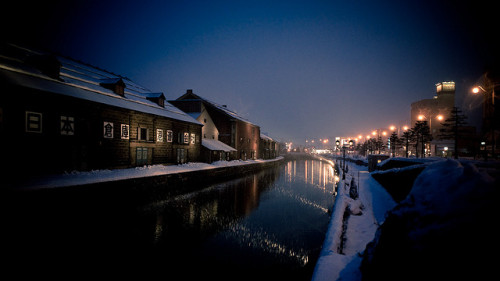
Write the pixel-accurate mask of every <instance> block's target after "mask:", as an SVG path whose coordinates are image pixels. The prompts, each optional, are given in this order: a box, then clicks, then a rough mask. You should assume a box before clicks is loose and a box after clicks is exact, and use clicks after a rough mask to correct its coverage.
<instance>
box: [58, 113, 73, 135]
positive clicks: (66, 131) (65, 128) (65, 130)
mask: <svg viewBox="0 0 500 281" xmlns="http://www.w3.org/2000/svg"><path fill="white" fill-rule="evenodd" d="M60 129H61V135H63V136H73V135H75V118H74V117H71V116H61V128H60Z"/></svg>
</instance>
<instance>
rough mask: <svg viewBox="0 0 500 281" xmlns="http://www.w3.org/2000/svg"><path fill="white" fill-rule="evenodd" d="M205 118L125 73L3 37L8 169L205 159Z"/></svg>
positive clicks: (2, 142)
mask: <svg viewBox="0 0 500 281" xmlns="http://www.w3.org/2000/svg"><path fill="white" fill-rule="evenodd" d="M202 126H203V125H202V124H201V123H200V122H198V121H196V120H195V119H193V118H192V117H191V116H189V115H188V114H186V113H184V112H183V111H181V110H179V109H178V108H176V107H174V106H173V105H171V104H170V103H168V102H166V101H165V96H164V95H163V93H159V92H153V91H151V90H149V89H147V88H145V87H143V86H140V85H138V84H136V83H134V82H132V81H130V80H129V79H127V78H125V77H122V76H120V75H116V74H114V73H111V72H108V71H105V70H102V69H99V68H97V67H94V66H90V65H88V64H84V63H81V62H78V61H75V60H72V59H69V58H66V57H63V56H56V55H53V54H50V53H46V52H40V51H35V50H31V49H26V48H24V47H20V46H16V45H12V44H3V45H0V147H1V152H0V154H1V155H0V158H1V159H2V161H1V162H2V167H1V168H2V173H8V172H9V171H16V172H17V173H19V172H27V173H29V174H36V173H47V172H61V171H71V170H90V169H109V168H121V167H133V166H141V165H145V164H160V163H165V164H168V163H184V162H187V161H199V156H200V148H201V133H202ZM255 135H256V136H259V132H258V131H257V132H255Z"/></svg>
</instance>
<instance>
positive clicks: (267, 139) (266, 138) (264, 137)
mask: <svg viewBox="0 0 500 281" xmlns="http://www.w3.org/2000/svg"><path fill="white" fill-rule="evenodd" d="M260 138H261V139H263V140H266V141H274V140H273V138H271V137H270V136H267V135H264V134H260Z"/></svg>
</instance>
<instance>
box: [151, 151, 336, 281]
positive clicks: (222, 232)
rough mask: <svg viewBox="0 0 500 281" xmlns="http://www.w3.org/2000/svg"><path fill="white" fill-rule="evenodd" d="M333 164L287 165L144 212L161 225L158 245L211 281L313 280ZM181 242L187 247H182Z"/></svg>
mask: <svg viewBox="0 0 500 281" xmlns="http://www.w3.org/2000/svg"><path fill="white" fill-rule="evenodd" d="M334 193H335V175H334V169H333V167H332V166H331V165H329V164H323V163H321V162H319V161H304V160H302V161H290V162H288V163H286V164H285V165H283V166H281V167H279V168H276V169H274V170H273V169H271V170H267V171H263V172H260V173H258V174H254V175H251V176H247V177H244V178H242V179H239V180H236V181H231V182H228V183H225V184H222V185H214V186H211V187H208V188H206V189H204V190H201V191H196V192H192V193H189V194H185V195H180V196H177V197H174V198H168V199H165V200H160V201H157V202H154V203H153V204H150V205H148V206H147V207H146V208H145V209H144V211H146V212H149V213H152V214H154V215H155V216H156V217H157V219H156V223H157V225H156V227H155V229H156V231H155V243H156V244H157V246H158V248H161V249H162V251H166V252H169V253H175V254H174V258H172V259H170V260H169V264H171V265H172V267H173V268H184V267H185V266H186V262H184V261H185V260H189V261H190V262H189V263H187V264H192V263H195V264H197V265H198V266H200V265H201V266H202V268H203V272H204V274H203V275H204V276H205V277H206V276H211V277H213V278H217V279H232V278H236V277H237V279H241V278H242V277H243V276H241V272H247V274H248V275H246V276H247V277H248V276H252V277H253V278H263V277H264V276H270V275H277V276H279V277H280V278H284V277H286V278H287V279H291V280H306V279H309V278H310V274H312V269H313V267H314V263H315V261H316V258H317V255H318V254H319V250H320V248H321V245H322V241H323V237H324V234H325V232H326V227H327V225H328V221H329V210H330V209H331V207H332V205H333V201H334V196H333V194H334ZM180 241H184V242H183V243H182V244H183V245H184V246H182V247H180V248H179V247H177V246H178V245H179V242H180Z"/></svg>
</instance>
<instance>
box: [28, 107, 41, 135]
mask: <svg viewBox="0 0 500 281" xmlns="http://www.w3.org/2000/svg"><path fill="white" fill-rule="evenodd" d="M26 132H28V133H41V132H42V114H41V113H38V112H31V111H26Z"/></svg>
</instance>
